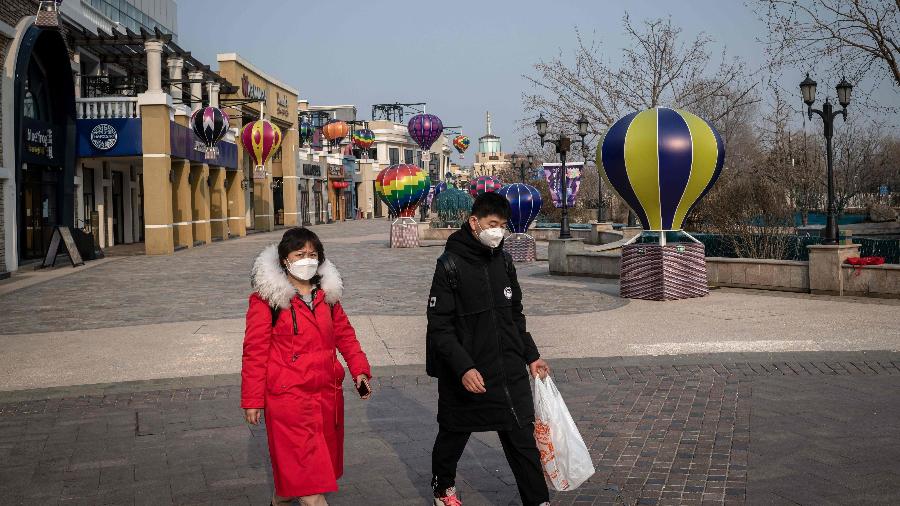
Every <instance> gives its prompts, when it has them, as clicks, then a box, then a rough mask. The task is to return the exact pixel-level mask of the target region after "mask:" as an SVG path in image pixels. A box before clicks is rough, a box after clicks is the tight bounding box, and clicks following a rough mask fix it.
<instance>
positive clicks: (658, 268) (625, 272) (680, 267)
mask: <svg viewBox="0 0 900 506" xmlns="http://www.w3.org/2000/svg"><path fill="white" fill-rule="evenodd" d="M724 162H725V149H724V147H723V144H722V139H721V137H719V134H718V132H716V130H715V128H713V126H712V125H710V124H709V122H707V121H705V120H703V119H702V118H699V117H697V116H695V115H693V114H691V113H689V112H687V111H683V110H675V109H669V108H666V107H657V108H654V109H648V110H646V111H641V112H634V113H632V114H629V115H628V116H625V117H624V118H622V119H620V120H619V121H617V122H616V123H615V124H613V126H612V127H611V128H610V129H609V131H607V133H606V137H605V138H604V139H603V144H602V145H601V146H598V148H597V166H598V167H602V168H603V173H604V174H605V176H606V179H607V180H608V181H609V183H610V184H611V185H612V187H613V188H614V189H615V191H616V192H617V193H618V194H619V196H620V197H622V199H623V200H625V202H626V203H628V205H629V207H631V209H632V210H634V212H635V213H636V214H637V215H638V218H639V219H640V220H641V225H642V226H643V228H644V230H645V231H646V232H645V233H644V234H642V235H641V236H636V237H635V238H634V239H633V240H632V241H636V240H642V238H643V237H642V236H644V235H648V236H656V237H657V238H658V244H655V243H650V244H648V243H646V242H645V243H639V244H626V245H624V246H623V247H622V266H621V276H620V283H619V287H620V288H619V290H620V293H621V295H622V297H629V298H638V299H650V300H671V299H683V298H688V297H702V296H704V295H706V294H708V293H709V286H708V281H707V271H706V259H705V249H704V246H703V244H702V243H700V242H699V241H697V240H696V239H694V238H693V237H691V236H690V235H689V234H687V233H685V232H683V231H681V228H682V224H683V223H684V219H685V217H686V216H687V214H688V213H689V212H690V211H691V209H692V208H693V207H694V206H695V205H696V204H697V202H698V201H699V200H700V199H701V198H703V196H704V195H706V193H707V192H709V190H710V189H711V188H712V186H713V184H714V183H715V182H716V179H717V178H718V177H719V174H721V172H722V166H723V164H724ZM673 232H674V233H673ZM670 234H672V235H673V237H675V239H674V241H679V242H677V243H676V244H668V243H667V241H670V239H669V238H668V236H669V235H670ZM682 235H683V236H685V237H687V238H688V239H690V240H691V241H693V242H680V237H681V236H682ZM655 240H656V239H654V241H655Z"/></svg>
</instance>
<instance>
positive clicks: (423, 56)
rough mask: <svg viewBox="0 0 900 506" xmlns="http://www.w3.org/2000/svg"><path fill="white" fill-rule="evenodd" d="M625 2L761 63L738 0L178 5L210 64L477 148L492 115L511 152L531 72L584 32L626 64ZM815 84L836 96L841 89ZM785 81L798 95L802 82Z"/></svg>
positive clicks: (751, 21)
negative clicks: (389, 112) (257, 73)
mask: <svg viewBox="0 0 900 506" xmlns="http://www.w3.org/2000/svg"><path fill="white" fill-rule="evenodd" d="M626 5H627V8H628V12H629V14H630V15H631V17H632V19H633V20H634V21H640V20H642V19H644V18H649V17H665V16H669V15H671V16H672V19H673V22H674V23H675V24H676V25H678V26H680V27H682V29H683V35H684V37H685V39H686V40H689V39H692V38H693V37H694V36H696V34H697V33H699V32H701V31H704V32H706V33H707V34H708V35H710V36H711V37H712V38H713V39H715V40H716V41H717V45H716V48H715V49H716V50H717V51H718V50H720V49H721V48H722V47H723V46H724V47H726V48H727V50H728V53H729V55H732V56H739V57H741V58H743V59H744V60H745V61H747V62H748V63H749V64H750V66H752V67H758V66H760V65H762V64H763V62H764V55H763V47H762V45H761V44H759V43H758V42H757V41H756V39H758V38H761V37H763V36H764V30H765V28H764V26H763V24H762V23H761V22H759V21H758V20H757V19H756V17H755V16H754V15H753V13H752V12H750V10H749V9H748V8H747V7H746V6H745V5H744V2H743V1H740V0H693V1H677V2H662V1H652V0H631V1H627V2H623V1H608V0H604V1H596V0H594V1H591V0H583V1H576V0H552V1H546V0H544V1H535V0H518V1H508V0H507V1H490V0H479V1H473V0H455V1H453V2H449V1H446V2H429V1H426V0H419V1H416V2H413V1H408V0H378V1H373V0H369V1H366V2H362V1H356V0H351V1H342V2H308V1H272V0H253V1H250V0H243V1H236V0H179V1H178V25H179V26H178V31H179V45H180V46H182V47H183V48H184V49H186V50H189V51H191V52H192V53H193V54H194V55H195V56H196V57H198V58H199V59H200V60H201V61H203V62H206V63H209V64H210V65H211V66H213V67H215V55H216V53H228V52H237V53H239V54H241V55H242V56H243V57H244V58H246V59H247V60H249V61H250V62H252V63H253V64H254V65H256V66H257V67H259V68H261V69H263V70H264V71H266V72H267V73H269V74H271V75H273V76H275V77H277V78H278V79H280V80H283V81H284V82H286V83H288V84H290V85H292V86H294V87H295V88H297V89H299V90H300V96H301V98H305V99H308V100H309V101H310V102H311V103H313V104H355V105H356V106H357V107H358V108H359V116H360V118H361V119H369V117H370V114H371V104H373V103H382V102H427V103H428V106H427V108H428V112H430V113H433V114H436V115H438V116H439V117H440V118H441V119H442V120H443V121H444V124H445V125H463V131H464V133H466V135H468V136H469V137H470V138H472V141H473V143H475V141H476V139H477V138H478V137H479V136H481V135H483V134H484V113H485V111H487V110H489V111H491V115H492V116H493V124H494V133H495V134H497V135H500V136H501V137H502V138H503V146H504V151H513V150H515V149H516V148H517V146H518V141H519V136H520V133H519V132H517V131H516V121H517V120H518V119H519V118H521V117H522V116H523V112H522V102H521V96H522V93H523V91H525V90H527V89H529V88H528V83H527V82H526V81H525V80H524V79H523V78H522V74H526V73H531V66H532V65H533V64H534V63H535V62H537V61H538V60H540V59H549V58H551V57H553V56H554V55H556V54H558V53H559V52H560V51H562V52H563V53H564V54H566V55H570V54H571V50H572V48H573V47H574V46H575V44H576V40H575V35H574V31H573V30H574V28H575V27H576V26H577V27H578V28H579V29H580V30H581V31H582V33H584V34H585V35H587V36H588V37H590V36H591V34H594V35H595V36H596V38H597V39H598V40H600V41H602V43H603V45H604V47H605V48H606V54H607V55H609V56H610V57H611V58H617V55H618V53H619V49H620V48H621V46H622V45H623V44H625V36H624V31H623V29H622V23H621V20H622V16H623V14H624V13H625V6H626ZM817 77H818V79H817V80H818V81H819V83H820V87H822V88H825V89H829V90H832V92H833V87H834V84H835V83H829V82H828V78H827V77H826V76H817ZM784 79H785V80H786V81H789V83H788V84H790V86H789V87H788V89H793V88H795V87H796V86H795V85H794V83H799V81H800V80H801V79H802V75H801V74H800V72H799V70H798V72H797V74H796V75H790V76H786V77H785V78H784ZM798 94H799V90H798ZM887 96H893V97H896V96H897V95H896V94H895V93H893V92H892V93H891V94H890V95H887ZM798 102H799V99H798ZM467 158H469V157H467ZM469 159H470V158H469Z"/></svg>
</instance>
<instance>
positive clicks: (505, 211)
mask: <svg viewBox="0 0 900 506" xmlns="http://www.w3.org/2000/svg"><path fill="white" fill-rule="evenodd" d="M509 215H510V209H509V203H508V202H507V200H506V198H504V197H502V196H500V195H497V194H496V193H484V194H482V195H479V196H478V198H476V199H475V203H474V205H473V206H472V215H471V216H470V217H469V220H468V221H467V222H466V223H464V224H463V226H462V228H461V229H460V230H458V231H456V232H454V233H453V235H451V236H450V238H449V239H448V240H447V247H446V250H445V251H444V254H443V255H442V256H441V258H440V259H438V262H437V267H436V269H435V272H434V280H433V281H432V284H431V293H430V295H429V299H428V335H427V339H426V369H427V371H428V374H429V375H431V376H434V377H436V378H438V415H437V420H438V424H439V426H440V430H439V432H438V435H437V439H436V440H435V442H434V451H433V452H432V475H433V478H432V488H433V490H434V497H435V500H434V504H435V505H437V506H457V505H459V504H460V502H459V498H458V496H457V494H456V488H455V478H456V465H457V463H458V462H459V459H460V457H462V454H463V450H465V447H466V443H467V442H468V440H469V436H470V435H471V433H472V432H485V431H496V432H497V434H498V435H499V436H500V442H501V443H502V445H503V452H504V453H505V454H506V460H507V462H509V465H510V468H511V469H512V472H513V475H514V476H515V478H516V484H517V485H518V488H519V495H520V496H521V498H522V503H523V505H524V506H537V505H541V504H543V503H545V502H548V501H549V493H548V491H547V485H546V482H545V481H544V475H543V470H542V468H541V462H540V454H539V452H538V450H537V446H536V445H535V441H534V432H533V431H534V426H533V424H534V404H533V401H532V396H531V386H530V383H529V380H528V374H529V372H530V373H531V375H532V376H536V375H540V376H541V377H544V376H546V375H547V374H548V373H549V371H550V369H549V367H548V366H547V363H546V362H545V361H544V360H543V359H541V356H540V354H539V353H538V350H537V346H535V344H534V340H533V339H532V338H531V334H529V333H528V332H527V331H526V329H525V315H524V314H523V313H522V290H521V288H520V287H519V281H518V279H517V277H516V270H515V267H514V266H513V263H512V258H511V257H510V256H509V255H508V254H507V253H505V252H504V251H503V248H502V243H503V238H504V236H505V230H506V222H507V220H508V219H509Z"/></svg>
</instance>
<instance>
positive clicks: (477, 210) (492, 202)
mask: <svg viewBox="0 0 900 506" xmlns="http://www.w3.org/2000/svg"><path fill="white" fill-rule="evenodd" d="M509 215H510V209H509V201H508V200H506V197H504V196H502V195H498V194H496V193H492V192H487V193H482V194H481V195H479V196H477V197H475V202H474V203H473V204H472V216H474V217H476V218H478V219H481V218H487V217H488V216H497V217H499V218H503V219H504V220H508V219H509Z"/></svg>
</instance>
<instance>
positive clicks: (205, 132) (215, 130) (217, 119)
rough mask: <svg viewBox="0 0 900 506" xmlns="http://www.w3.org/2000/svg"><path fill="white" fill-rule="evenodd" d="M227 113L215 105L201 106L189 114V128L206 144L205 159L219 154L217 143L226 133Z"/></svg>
mask: <svg viewBox="0 0 900 506" xmlns="http://www.w3.org/2000/svg"><path fill="white" fill-rule="evenodd" d="M228 127H229V125H228V115H227V114H225V111H223V110H221V109H218V108H216V107H201V108H200V109H197V110H196V111H194V114H192V115H191V129H192V130H193V131H194V135H195V136H197V138H198V139H200V141H201V142H203V144H204V145H205V146H206V159H207V160H212V159H214V158H215V157H216V156H218V155H219V148H218V147H217V144H218V143H219V141H220V140H222V137H225V134H226V133H228Z"/></svg>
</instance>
